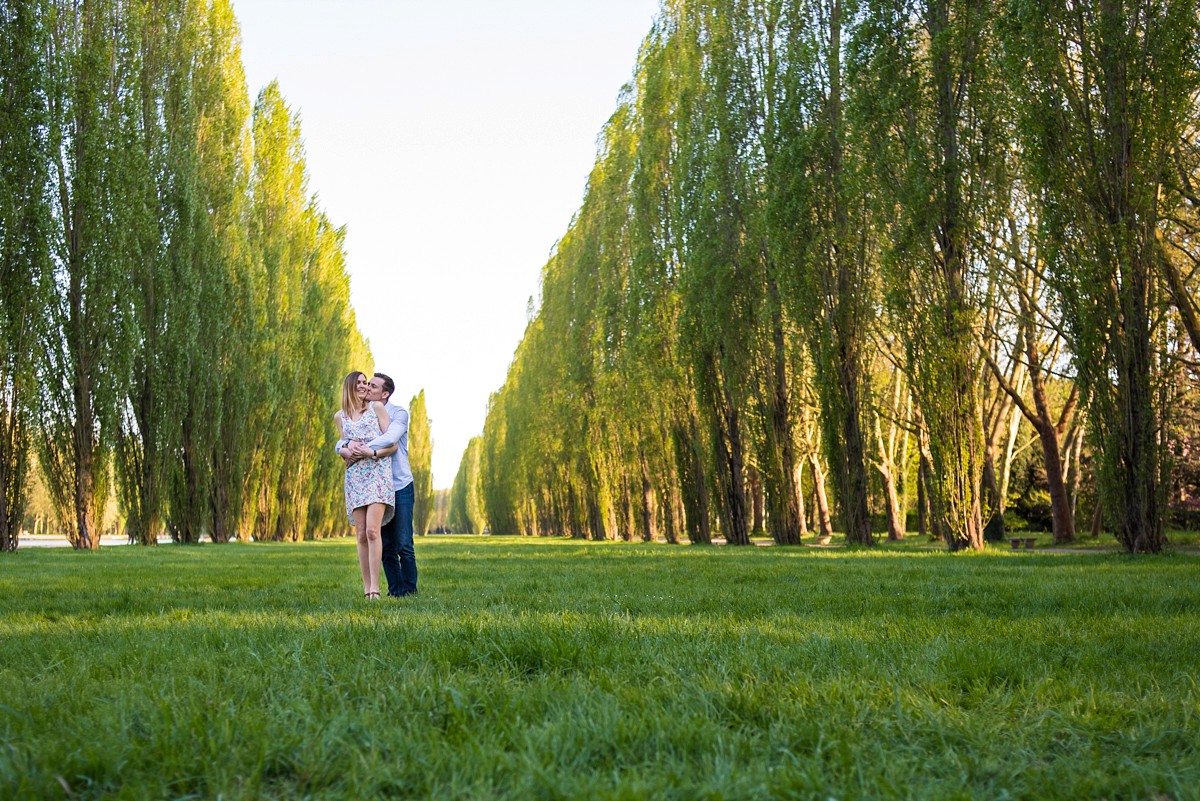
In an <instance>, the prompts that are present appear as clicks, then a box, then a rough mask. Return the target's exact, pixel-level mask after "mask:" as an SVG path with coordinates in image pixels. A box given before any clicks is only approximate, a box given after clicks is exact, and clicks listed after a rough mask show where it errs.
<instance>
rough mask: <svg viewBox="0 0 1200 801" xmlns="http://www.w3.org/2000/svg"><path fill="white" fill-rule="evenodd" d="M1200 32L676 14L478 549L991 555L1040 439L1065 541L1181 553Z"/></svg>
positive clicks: (561, 260) (1188, 452)
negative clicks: (561, 545) (664, 546)
mask: <svg viewBox="0 0 1200 801" xmlns="http://www.w3.org/2000/svg"><path fill="white" fill-rule="evenodd" d="M1198 37H1200V8H1198V5H1197V2H1196V0H1141V1H1138V0H1128V1H1125V0H1099V1H1095V2H1083V1H1076V0H1067V1H1066V2H1056V3H1047V2H1030V1H1029V0H989V1H987V2H968V1H967V0H696V1H693V0H689V1H688V2H684V1H683V0H666V2H664V4H663V7H662V10H661V13H660V16H659V18H658V20H657V21H656V23H655V25H654V28H653V30H652V31H651V33H650V34H649V36H648V37H647V39H646V40H645V42H644V44H643V46H642V49H641V52H640V54H639V58H638V62H637V67H636V70H635V76H634V79H633V81H632V82H631V84H630V85H629V86H627V87H626V89H625V91H624V92H623V94H622V95H621V97H620V99H619V102H618V106H617V109H616V111H615V112H614V114H613V115H612V117H611V119H610V120H609V121H608V123H607V125H606V126H605V128H604V130H603V132H602V136H601V145H600V148H599V154H598V157H597V161H596V165H595V168H594V169H593V171H592V173H591V176H590V178H589V180H588V184H587V190H586V194H585V198H584V201H583V205H582V207H581V208H580V210H579V211H578V213H577V214H576V217H575V219H574V220H573V221H572V223H571V225H570V227H569V229H568V230H567V232H566V233H565V234H564V236H563V238H562V239H561V241H560V242H559V243H558V245H557V248H556V250H555V252H554V254H553V255H552V257H551V259H550V260H549V262H548V263H547V264H546V266H545V268H544V270H543V273H542V281H541V296H540V303H539V305H538V308H537V312H536V315H534V316H533V318H532V320H531V322H530V323H529V325H528V328H527V329H526V332H525V335H524V338H523V339H522V341H521V343H520V345H519V347H518V348H517V351H516V354H515V357H514V359H513V362H512V365H511V367H510V369H509V373H508V377H507V380H506V381H505V384H504V386H503V387H502V388H501V389H500V390H499V391H498V392H496V393H495V394H494V395H493V396H492V398H491V400H490V404H489V410H488V415H487V420H486V423H485V426H484V431H483V437H482V440H481V441H478V442H472V444H471V446H470V447H468V448H467V451H466V453H465V454H464V456H463V461H462V466H461V467H460V470H459V476H458V479H456V481H455V486H454V489H453V490H452V509H451V512H450V519H451V521H452V522H451V524H452V526H454V527H455V528H461V529H462V530H470V531H479V530H482V528H483V527H484V526H485V525H487V526H490V529H491V531H493V532H495V533H524V534H542V535H573V536H581V537H590V538H595V539H603V538H614V537H621V538H631V537H636V538H642V539H651V538H655V537H662V538H665V539H667V540H668V541H672V542H674V541H678V540H679V539H681V538H687V539H688V540H690V541H692V542H709V541H710V540H711V538H712V537H713V535H714V533H719V534H721V535H723V536H724V537H725V539H726V540H727V541H728V542H730V543H733V544H745V543H748V542H749V541H750V536H751V534H752V533H753V532H755V531H756V530H762V531H766V532H769V533H770V535H771V536H772V537H773V538H774V540H775V541H776V542H778V543H783V544H787V543H796V542H799V541H800V538H801V537H802V536H803V535H805V534H807V533H808V531H809V527H810V525H811V526H815V527H816V528H817V529H818V530H819V531H820V532H822V533H828V532H829V530H830V529H831V527H832V526H833V525H834V524H835V523H834V519H835V518H836V525H837V526H838V527H840V529H841V530H843V531H844V532H845V535H846V537H847V539H848V541H849V542H851V543H858V544H870V543H872V542H874V541H875V539H876V537H877V536H879V535H881V534H882V533H883V531H885V530H886V532H887V536H888V537H889V538H891V539H895V538H899V537H902V536H904V535H905V533H906V529H907V526H908V519H909V513H910V511H913V512H915V514H916V519H917V526H918V528H919V529H920V530H921V531H927V532H929V533H930V534H932V535H934V536H936V537H940V538H942V539H944V540H945V541H946V542H947V543H948V545H949V547H950V548H953V549H963V548H975V549H978V548H981V547H982V546H983V544H984V542H985V540H989V539H991V540H995V539H999V538H1000V537H1002V536H1003V533H1004V516H1003V513H1004V511H1005V505H1006V502H1007V498H1008V495H1009V485H1010V482H1011V481H1013V480H1014V477H1013V476H1012V469H1013V465H1014V462H1015V461H1016V460H1017V459H1018V458H1019V455H1020V451H1021V449H1022V444H1021V442H1020V438H1021V434H1022V432H1025V431H1029V432H1032V436H1031V438H1030V440H1029V444H1030V445H1031V447H1032V448H1033V449H1034V450H1036V451H1037V452H1038V453H1039V454H1040V459H1039V481H1040V482H1042V483H1043V485H1044V487H1045V493H1046V495H1047V497H1048V501H1047V505H1048V507H1049V518H1050V523H1051V526H1052V529H1053V532H1054V539H1055V541H1057V542H1069V541H1071V540H1073V539H1075V537H1076V536H1077V528H1078V527H1077V523H1076V520H1077V518H1078V517H1081V516H1082V518H1083V520H1084V523H1083V525H1084V526H1086V527H1089V528H1090V529H1091V530H1096V531H1098V530H1099V528H1100V527H1102V526H1106V527H1107V528H1108V529H1109V530H1110V531H1112V532H1114V533H1115V535H1116V537H1117V538H1118V539H1119V540H1120V542H1121V543H1122V544H1123V545H1124V547H1125V548H1127V549H1128V550H1130V551H1134V550H1146V551H1157V550H1159V549H1160V548H1161V547H1162V545H1163V543H1164V537H1165V533H1164V532H1165V526H1166V523H1167V515H1168V512H1169V511H1170V509H1172V508H1179V507H1182V506H1186V505H1188V504H1192V505H1194V504H1195V493H1196V486H1195V481H1196V470H1195V466H1196V463H1197V461H1198V459H1200V455H1198V453H1197V446H1198V445H1200V443H1198V442H1197V437H1196V434H1195V432H1196V430H1197V416H1196V411H1197V403H1196V398H1197V387H1198V376H1200V372H1198V371H1200V324H1198V322H1197V320H1198V312H1200V309H1198V307H1197V293H1198V287H1200V272H1198V270H1197V266H1198V264H1200V241H1198V240H1197V236H1198V235H1200V126H1198V123H1200V113H1198V112H1200V107H1198V105H1197V97H1198V91H1200V66H1198V65H1200V40H1198ZM1180 465H1183V467H1184V468H1185V469H1182V470H1181V469H1180ZM827 487H828V492H827ZM1084 495H1086V496H1087V497H1088V502H1087V504H1086V505H1085V506H1082V507H1081V506H1080V504H1079V499H1080V497H1081V496H1084ZM1173 505H1174V506H1173ZM485 521H486V523H485Z"/></svg>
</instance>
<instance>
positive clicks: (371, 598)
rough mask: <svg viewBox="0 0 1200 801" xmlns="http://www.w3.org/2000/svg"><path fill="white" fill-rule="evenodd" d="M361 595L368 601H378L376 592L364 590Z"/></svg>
mask: <svg viewBox="0 0 1200 801" xmlns="http://www.w3.org/2000/svg"><path fill="white" fill-rule="evenodd" d="M363 597H364V598H366V599H367V600H368V601H378V600H379V593H377V592H364V593H363Z"/></svg>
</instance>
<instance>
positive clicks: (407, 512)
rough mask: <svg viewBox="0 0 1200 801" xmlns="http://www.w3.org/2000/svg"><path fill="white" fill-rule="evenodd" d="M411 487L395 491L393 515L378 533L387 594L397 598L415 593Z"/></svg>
mask: <svg viewBox="0 0 1200 801" xmlns="http://www.w3.org/2000/svg"><path fill="white" fill-rule="evenodd" d="M414 498H416V495H415V494H414V493H413V485H412V484H411V483H410V484H409V485H408V486H407V487H405V488H404V489H400V490H396V513H395V515H394V516H393V517H392V519H391V521H390V522H389V523H388V524H387V525H385V526H384V527H383V528H382V529H380V531H379V538H380V540H381V542H382V545H383V575H385V576H387V585H388V595H391V596H393V597H396V598H399V597H400V596H401V595H412V594H413V593H415V592H416V591H417V554H416V552H415V551H414V550H413V499H414Z"/></svg>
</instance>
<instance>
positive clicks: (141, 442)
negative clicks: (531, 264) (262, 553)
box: [0, 0, 370, 550]
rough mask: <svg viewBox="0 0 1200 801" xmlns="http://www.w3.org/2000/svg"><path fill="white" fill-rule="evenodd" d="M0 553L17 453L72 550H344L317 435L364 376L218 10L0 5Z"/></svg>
mask: <svg viewBox="0 0 1200 801" xmlns="http://www.w3.org/2000/svg"><path fill="white" fill-rule="evenodd" d="M0 54H2V55H0V104H2V106H3V113H2V114H0V549H6V550H7V549H12V548H15V547H16V542H17V533H18V528H19V524H20V521H21V519H22V512H23V506H24V504H25V501H26V497H27V493H26V488H27V483H28V481H27V479H28V472H29V463H30V453H31V449H33V448H36V452H37V457H38V458H37V461H38V462H39V463H40V465H41V467H42V469H43V471H44V479H45V485H46V488H47V490H48V492H49V494H50V496H51V498H52V500H53V503H54V506H55V508H56V510H57V513H58V518H59V521H58V522H59V524H60V525H61V527H62V529H63V531H64V532H65V534H66V536H67V538H68V539H69V540H70V542H71V543H72V545H74V546H75V547H77V548H95V547H97V546H98V544H99V534H100V525H101V515H102V512H103V508H104V503H105V501H106V500H107V498H108V497H109V496H110V493H111V483H110V482H111V481H112V480H114V479H115V482H116V483H115V489H116V495H117V497H118V499H119V501H120V508H121V511H122V515H123V517H124V519H125V521H126V527H127V531H128V533H129V534H130V536H131V537H132V538H134V539H136V540H138V541H140V542H143V543H147V544H151V543H154V542H155V541H156V540H157V538H158V536H159V534H160V533H161V532H162V531H163V530H164V527H165V528H166V529H167V530H169V532H170V534H171V536H172V537H174V538H175V539H177V540H179V541H182V542H195V541H196V540H197V539H198V538H199V537H200V535H201V533H207V534H209V535H210V536H211V538H212V539H213V540H214V541H217V542H223V541H226V540H229V539H231V538H241V539H246V538H250V537H253V538H255V539H260V540H263V539H265V540H272V539H295V538H301V537H310V536H313V535H315V534H328V533H342V532H344V531H345V530H346V527H347V525H346V517H345V512H344V508H343V500H342V490H341V475H342V467H341V464H340V462H339V461H338V460H337V458H336V456H335V455H334V453H333V450H332V443H333V436H334V432H333V430H332V426H331V425H330V423H329V415H330V413H331V409H332V408H333V407H334V406H335V401H336V398H335V394H336V393H335V389H336V387H338V386H340V381H341V378H342V377H343V376H344V375H345V373H346V372H347V371H348V370H349V369H350V367H351V366H359V365H366V364H370V354H369V351H368V348H367V345H366V343H365V342H364V340H363V338H362V336H361V335H360V333H359V331H358V328H357V325H356V322H355V318H354V312H353V309H352V308H351V306H350V303H349V286H348V280H347V275H346V268H345V259H344V241H343V232H342V230H341V229H339V228H336V227H334V226H333V225H332V224H331V223H330V222H329V220H328V219H327V218H326V217H325V215H324V213H323V212H322V211H321V209H320V208H319V207H318V205H317V203H316V201H315V198H314V197H313V196H312V195H311V194H310V193H309V190H308V178H307V174H306V170H305V163H304V151H303V145H302V141H301V137H300V126H299V119H298V117H297V115H296V114H294V113H293V112H292V111H291V110H290V109H289V108H288V106H287V104H286V103H285V101H284V98H283V96H282V95H281V93H280V90H279V87H278V86H276V85H275V84H271V85H269V86H267V87H266V88H265V89H263V90H262V92H261V93H260V94H259V95H258V99H257V102H256V103H255V104H254V105H253V109H251V105H250V102H249V97H248V94H247V90H246V83H245V78H244V73H243V68H242V63H241V55H240V44H239V35H238V30H237V24H236V21H235V19H234V16H233V12H232V9H231V7H230V3H229V0H165V1H164V2H146V1H145V0H82V1H81V0H17V1H15V2H10V1H9V0H0Z"/></svg>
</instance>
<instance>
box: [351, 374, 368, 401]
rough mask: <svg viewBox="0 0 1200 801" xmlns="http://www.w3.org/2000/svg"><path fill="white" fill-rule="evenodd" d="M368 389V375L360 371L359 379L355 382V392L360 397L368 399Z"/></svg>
mask: <svg viewBox="0 0 1200 801" xmlns="http://www.w3.org/2000/svg"><path fill="white" fill-rule="evenodd" d="M367 389H368V386H367V377H366V376H365V375H363V374H362V373H359V375H358V381H356V382H355V384H354V393H355V394H356V395H358V397H360V398H362V399H363V400H366V398H367Z"/></svg>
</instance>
